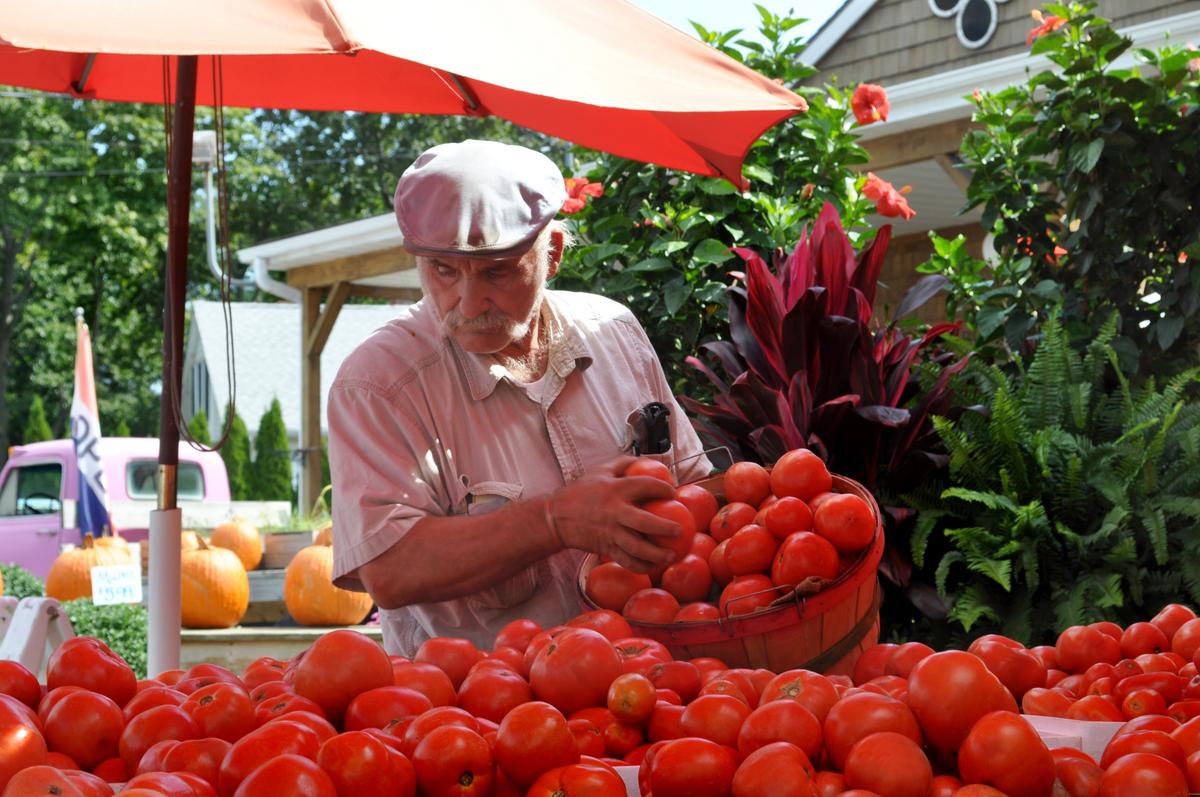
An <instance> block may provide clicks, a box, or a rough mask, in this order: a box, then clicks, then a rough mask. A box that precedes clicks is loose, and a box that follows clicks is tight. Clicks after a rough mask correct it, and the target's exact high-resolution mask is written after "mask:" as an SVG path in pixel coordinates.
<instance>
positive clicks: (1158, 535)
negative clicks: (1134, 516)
mask: <svg viewBox="0 0 1200 797" xmlns="http://www.w3.org/2000/svg"><path fill="white" fill-rule="evenodd" d="M1142 526H1143V527H1145V529H1146V534H1147V535H1148V537H1149V539H1150V548H1151V550H1153V551H1154V562H1155V564H1157V565H1159V566H1160V567H1161V566H1163V565H1165V564H1166V563H1167V519H1166V518H1165V517H1164V516H1163V513H1162V510H1159V509H1153V510H1151V511H1149V512H1146V513H1144V514H1143V515H1142Z"/></svg>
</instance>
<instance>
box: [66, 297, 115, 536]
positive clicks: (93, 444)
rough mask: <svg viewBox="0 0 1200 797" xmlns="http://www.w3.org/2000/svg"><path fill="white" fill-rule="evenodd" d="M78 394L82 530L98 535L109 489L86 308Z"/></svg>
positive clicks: (75, 414)
mask: <svg viewBox="0 0 1200 797" xmlns="http://www.w3.org/2000/svg"><path fill="white" fill-rule="evenodd" d="M75 339H76V346H75V395H74V397H73V398H72V399H71V439H72V440H73V441H75V460H76V462H77V464H78V469H79V509H78V511H77V513H76V514H77V517H78V519H79V533H80V535H83V534H85V533H88V532H91V533H92V534H93V535H95V536H100V533H101V532H102V531H103V530H104V528H105V527H106V526H108V525H109V517H108V489H107V488H106V487H105V486H104V467H103V463H102V462H101V461H100V413H99V407H98V405H97V404H96V379H95V376H94V375H93V373H92V338H91V335H90V334H89V333H88V328H87V324H85V323H84V322H83V311H82V310H76V311H75Z"/></svg>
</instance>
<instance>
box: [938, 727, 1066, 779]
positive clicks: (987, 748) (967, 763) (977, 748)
mask: <svg viewBox="0 0 1200 797" xmlns="http://www.w3.org/2000/svg"><path fill="white" fill-rule="evenodd" d="M958 769H959V772H960V773H962V777H963V780H964V781H966V782H967V783H986V784H989V785H991V786H995V787H996V788H997V789H999V790H1000V791H1002V792H1005V793H1006V794H1020V795H1024V796H1025V797H1049V795H1050V792H1051V790H1052V789H1053V788H1054V778H1055V773H1054V758H1053V757H1052V756H1051V755H1050V750H1049V749H1047V747H1046V743H1045V742H1043V741H1042V739H1041V737H1040V736H1038V734H1037V731H1035V730H1034V729H1033V726H1032V725H1030V724H1029V723H1028V722H1026V721H1025V720H1024V719H1022V718H1021V716H1020V715H1018V714H1016V713H1014V712H1010V711H993V712H991V713H989V714H985V715H984V716H983V717H980V719H979V721H978V722H976V723H975V725H974V727H972V728H971V732H970V733H968V734H967V737H966V738H965V739H964V740H963V743H962V747H960V748H959V750H958Z"/></svg>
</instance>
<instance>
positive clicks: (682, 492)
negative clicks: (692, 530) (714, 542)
mask: <svg viewBox="0 0 1200 797" xmlns="http://www.w3.org/2000/svg"><path fill="white" fill-rule="evenodd" d="M675 500H676V501H678V502H679V503H681V504H683V505H684V506H686V507H687V508H688V511H689V512H691V513H692V520H693V521H695V523H696V529H697V530H698V531H699V530H702V529H703V530H707V529H708V524H709V523H711V522H712V519H713V516H714V515H716V514H717V509H718V506H717V497H716V496H715V495H713V494H712V493H710V492H709V491H708V490H706V489H704V488H703V487H701V486H700V485H698V484H685V485H683V486H682V487H680V488H679V489H678V490H676V491H675Z"/></svg>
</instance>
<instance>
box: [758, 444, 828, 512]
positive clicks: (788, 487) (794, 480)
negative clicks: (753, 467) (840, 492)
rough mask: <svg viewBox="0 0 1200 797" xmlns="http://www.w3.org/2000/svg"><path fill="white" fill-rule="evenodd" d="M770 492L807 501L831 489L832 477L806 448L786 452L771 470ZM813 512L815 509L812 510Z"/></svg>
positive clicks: (781, 496)
mask: <svg viewBox="0 0 1200 797" xmlns="http://www.w3.org/2000/svg"><path fill="white" fill-rule="evenodd" d="M770 481H771V492H773V493H774V494H775V495H777V496H779V497H780V498H783V497H784V496H789V495H790V496H792V497H795V498H799V499H800V500H801V501H806V502H807V501H809V500H811V499H813V498H815V497H817V496H818V495H820V494H821V493H827V492H829V491H830V490H831V489H833V477H832V476H830V474H829V469H828V468H827V467H825V463H824V462H823V461H822V460H821V458H820V457H818V456H817V455H816V454H814V453H813V452H811V451H809V450H808V449H807V448H798V449H795V450H792V451H789V452H787V453H786V454H784V455H783V456H782V457H780V458H779V459H778V461H776V463H775V467H773V468H772V469H771V479H770ZM814 511H815V509H814Z"/></svg>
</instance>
